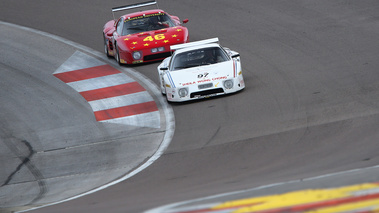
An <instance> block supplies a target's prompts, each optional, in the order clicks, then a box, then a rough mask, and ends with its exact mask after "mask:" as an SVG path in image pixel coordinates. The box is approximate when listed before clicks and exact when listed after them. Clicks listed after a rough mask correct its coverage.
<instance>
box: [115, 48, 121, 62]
mask: <svg viewBox="0 0 379 213" xmlns="http://www.w3.org/2000/svg"><path fill="white" fill-rule="evenodd" d="M114 48H115V49H116V55H115V59H116V61H117V63H118V64H119V65H121V62H120V54H119V52H118V48H117V43H115V44H114Z"/></svg>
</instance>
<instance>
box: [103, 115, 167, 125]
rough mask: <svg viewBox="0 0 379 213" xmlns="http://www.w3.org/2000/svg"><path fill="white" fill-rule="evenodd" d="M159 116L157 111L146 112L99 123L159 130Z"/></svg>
mask: <svg viewBox="0 0 379 213" xmlns="http://www.w3.org/2000/svg"><path fill="white" fill-rule="evenodd" d="M159 121H160V114H159V111H155V112H148V113H143V114H139V115H132V116H126V117H121V118H114V119H110V120H104V121H100V122H105V123H114V124H126V125H131V126H141V127H150V128H160V124H159Z"/></svg>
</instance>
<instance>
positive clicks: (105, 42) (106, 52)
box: [103, 34, 110, 57]
mask: <svg viewBox="0 0 379 213" xmlns="http://www.w3.org/2000/svg"><path fill="white" fill-rule="evenodd" d="M103 38H104V52H105V54H106V55H107V56H108V57H110V55H109V50H108V44H107V39H106V38H105V35H104V34H103Z"/></svg>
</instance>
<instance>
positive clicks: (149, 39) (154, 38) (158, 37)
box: [143, 34, 166, 41]
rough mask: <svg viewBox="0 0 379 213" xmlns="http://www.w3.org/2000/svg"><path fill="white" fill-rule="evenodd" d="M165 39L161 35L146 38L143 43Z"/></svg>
mask: <svg viewBox="0 0 379 213" xmlns="http://www.w3.org/2000/svg"><path fill="white" fill-rule="evenodd" d="M165 38H166V37H165V36H164V35H163V34H157V35H155V36H154V37H153V36H147V37H146V38H144V39H143V41H154V40H163V39H165Z"/></svg>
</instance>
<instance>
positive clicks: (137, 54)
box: [133, 52, 142, 60]
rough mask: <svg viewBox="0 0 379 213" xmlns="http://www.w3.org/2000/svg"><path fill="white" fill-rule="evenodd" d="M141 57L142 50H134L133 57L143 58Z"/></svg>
mask: <svg viewBox="0 0 379 213" xmlns="http://www.w3.org/2000/svg"><path fill="white" fill-rule="evenodd" d="M141 57H142V54H141V52H134V53H133V58H134V59H135V60H138V59H141Z"/></svg>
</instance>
